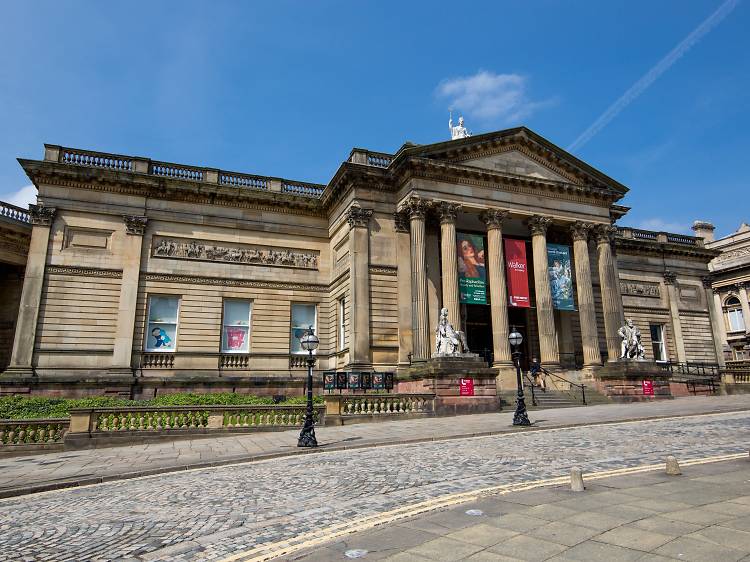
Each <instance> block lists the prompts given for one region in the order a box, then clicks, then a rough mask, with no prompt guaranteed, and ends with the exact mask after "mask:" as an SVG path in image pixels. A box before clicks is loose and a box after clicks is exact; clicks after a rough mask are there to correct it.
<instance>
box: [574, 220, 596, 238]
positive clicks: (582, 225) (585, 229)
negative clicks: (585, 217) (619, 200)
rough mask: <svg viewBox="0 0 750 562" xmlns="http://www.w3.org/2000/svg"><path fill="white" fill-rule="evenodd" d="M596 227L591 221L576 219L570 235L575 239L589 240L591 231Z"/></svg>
mask: <svg viewBox="0 0 750 562" xmlns="http://www.w3.org/2000/svg"><path fill="white" fill-rule="evenodd" d="M593 228H594V225H593V224H591V223H590V222H583V221H576V222H574V223H573V224H571V225H570V235H571V237H572V238H573V240H584V241H588V239H589V232H591V230H592V229H593Z"/></svg>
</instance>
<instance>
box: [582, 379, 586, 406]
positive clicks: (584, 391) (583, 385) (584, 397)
mask: <svg viewBox="0 0 750 562" xmlns="http://www.w3.org/2000/svg"><path fill="white" fill-rule="evenodd" d="M581 396H582V397H583V405H584V406H585V405H586V385H585V384H582V385H581Z"/></svg>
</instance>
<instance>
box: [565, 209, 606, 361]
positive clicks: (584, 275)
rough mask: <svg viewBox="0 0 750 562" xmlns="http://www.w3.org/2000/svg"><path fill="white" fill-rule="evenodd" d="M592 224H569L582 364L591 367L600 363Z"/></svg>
mask: <svg viewBox="0 0 750 562" xmlns="http://www.w3.org/2000/svg"><path fill="white" fill-rule="evenodd" d="M591 227H592V225H591V224H588V223H583V222H576V223H574V224H573V226H571V228H570V232H571V235H572V238H573V257H574V260H575V264H576V289H577V291H578V315H579V318H580V321H581V343H582V344H583V366H584V367H588V368H589V369H591V368H592V367H598V366H600V365H601V364H602V356H601V353H600V352H599V332H598V330H597V326H596V308H595V305H594V288H593V284H592V281H591V264H590V262H589V244H588V239H589V231H590V230H591Z"/></svg>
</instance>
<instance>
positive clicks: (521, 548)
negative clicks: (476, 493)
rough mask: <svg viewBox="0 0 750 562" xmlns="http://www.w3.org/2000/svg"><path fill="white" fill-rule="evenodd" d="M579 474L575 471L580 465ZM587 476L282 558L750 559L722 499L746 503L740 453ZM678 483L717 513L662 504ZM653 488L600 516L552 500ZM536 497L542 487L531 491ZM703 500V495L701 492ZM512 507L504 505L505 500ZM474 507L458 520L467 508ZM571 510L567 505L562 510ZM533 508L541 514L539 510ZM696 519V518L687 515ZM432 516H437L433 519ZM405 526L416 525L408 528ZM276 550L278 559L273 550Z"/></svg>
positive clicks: (735, 517)
mask: <svg viewBox="0 0 750 562" xmlns="http://www.w3.org/2000/svg"><path fill="white" fill-rule="evenodd" d="M584 476H585V475H584ZM643 476H644V475H643V474H635V475H629V476H623V477H616V478H612V479H611V480H612V484H614V486H610V482H609V480H610V479H606V478H605V479H601V480H596V482H595V484H588V485H587V486H586V491H584V492H579V493H575V492H571V491H570V490H569V488H568V487H565V486H557V487H555V488H544V489H542V490H544V491H545V492H546V498H547V500H548V501H547V502H545V503H536V502H534V503H535V505H528V504H529V501H528V500H529V497H530V494H529V492H517V493H509V494H507V495H503V496H500V497H493V498H488V499H485V500H481V501H475V502H471V503H467V504H463V505H460V506H458V507H454V508H451V509H448V510H444V511H441V512H439V513H434V514H430V515H426V516H419V517H416V518H413V519H408V520H405V521H399V522H396V523H394V524H392V525H388V526H385V527H382V528H376V529H374V530H370V531H365V532H361V533H356V534H353V535H350V536H348V537H346V539H345V540H339V541H337V542H333V543H330V544H327V545H324V546H321V547H319V548H316V549H312V550H308V551H304V552H298V553H297V554H296V555H292V556H289V557H287V558H284V560H295V561H298V562H314V561H317V560H327V561H335V560H347V559H349V558H348V557H347V554H346V553H347V552H352V551H354V550H360V551H366V553H364V554H363V555H362V557H361V559H362V560H365V561H366V560H387V561H410V560H411V561H415V560H452V561H460V560H461V561H462V560H466V561H505V560H530V561H537V560H549V561H560V562H565V561H573V560H577V561H591V562H594V561H595V562H601V561H605V560H606V561H607V562H620V561H636V560H639V561H640V560H652V561H659V560H664V561H667V560H695V561H700V562H705V561H722V562H723V561H734V560H743V559H744V560H747V559H750V532H748V531H746V530H742V529H738V528H737V527H738V526H739V527H747V519H748V517H747V516H746V515H740V514H737V513H731V514H730V513H729V512H731V511H732V510H731V509H730V510H727V509H726V506H727V505H734V506H738V507H747V505H748V500H750V497H749V496H747V495H746V488H745V487H738V486H737V484H738V483H740V482H745V483H747V482H749V481H750V460H748V459H742V460H735V461H724V462H720V463H713V464H702V465H693V466H690V467H686V468H685V469H683V475H682V476H668V475H666V473H664V472H663V471H659V472H654V473H648V478H647V479H646V480H645V482H644V478H643ZM706 477H708V478H710V479H714V478H718V479H724V480H725V481H726V482H727V485H726V486H722V487H719V486H712V487H710V488H708V489H707V488H706V487H705V482H704V480H705V479H706ZM660 487H661V488H670V487H679V488H680V489H681V490H684V491H685V493H688V492H689V491H692V492H694V493H696V494H700V495H701V499H700V505H695V506H693V510H694V511H696V510H697V511H701V512H704V513H705V512H713V513H725V514H726V515H727V517H725V518H723V519H722V520H721V521H720V522H716V523H710V522H709V520H705V521H703V522H702V523H685V522H683V521H681V520H680V517H681V514H682V512H683V511H684V510H681V509H677V510H676V512H673V511H672V508H674V507H675V506H674V505H673V503H674V502H672V501H670V500H668V499H663V498H664V496H662V495H661V494H660V492H659V491H658V490H659V488H660ZM649 489H650V490H654V497H652V498H651V499H652V504H651V508H652V511H651V514H646V513H645V512H644V516H643V517H642V518H641V519H637V520H634V521H631V520H630V518H629V517H624V518H621V519H618V518H616V517H614V516H606V515H604V514H602V513H601V512H600V511H597V510H596V508H595V507H592V508H590V509H589V508H585V509H582V510H579V511H578V512H572V511H571V510H570V509H568V508H561V504H563V503H565V502H566V501H568V500H570V499H573V497H574V498H576V499H578V498H580V500H581V501H585V502H587V505H591V506H595V505H597V504H599V505H605V504H610V500H611V499H612V498H613V497H615V496H613V493H614V494H616V497H617V498H618V503H619V506H620V507H627V506H630V505H635V506H639V509H643V508H642V507H640V506H641V504H642V496H643V492H644V490H649ZM539 497H540V498H541V497H542V495H539ZM704 500H706V501H704ZM514 504H515V505H516V506H517V508H516V509H510V508H509V506H510V505H514ZM469 510H478V514H477V515H474V516H471V517H470V522H469V523H468V524H467V518H468V517H469V516H468V515H467V512H469ZM572 513H575V515H572V516H571V514H572ZM540 516H542V517H540ZM696 519H699V518H696ZM435 521H439V522H440V524H439V525H435V524H434V522H435ZM415 529H421V530H420V531H419V532H418V533H419V534H415ZM279 560H281V559H279Z"/></svg>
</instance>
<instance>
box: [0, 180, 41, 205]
mask: <svg viewBox="0 0 750 562" xmlns="http://www.w3.org/2000/svg"><path fill="white" fill-rule="evenodd" d="M2 199H3V201H5V202H6V203H10V204H11V205H15V206H16V207H22V208H24V209H28V207H29V204H30V203H36V187H34V186H33V185H24V186H23V187H22V188H21V189H19V190H18V191H11V192H9V193H6V194H4V195H3V197H2Z"/></svg>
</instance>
